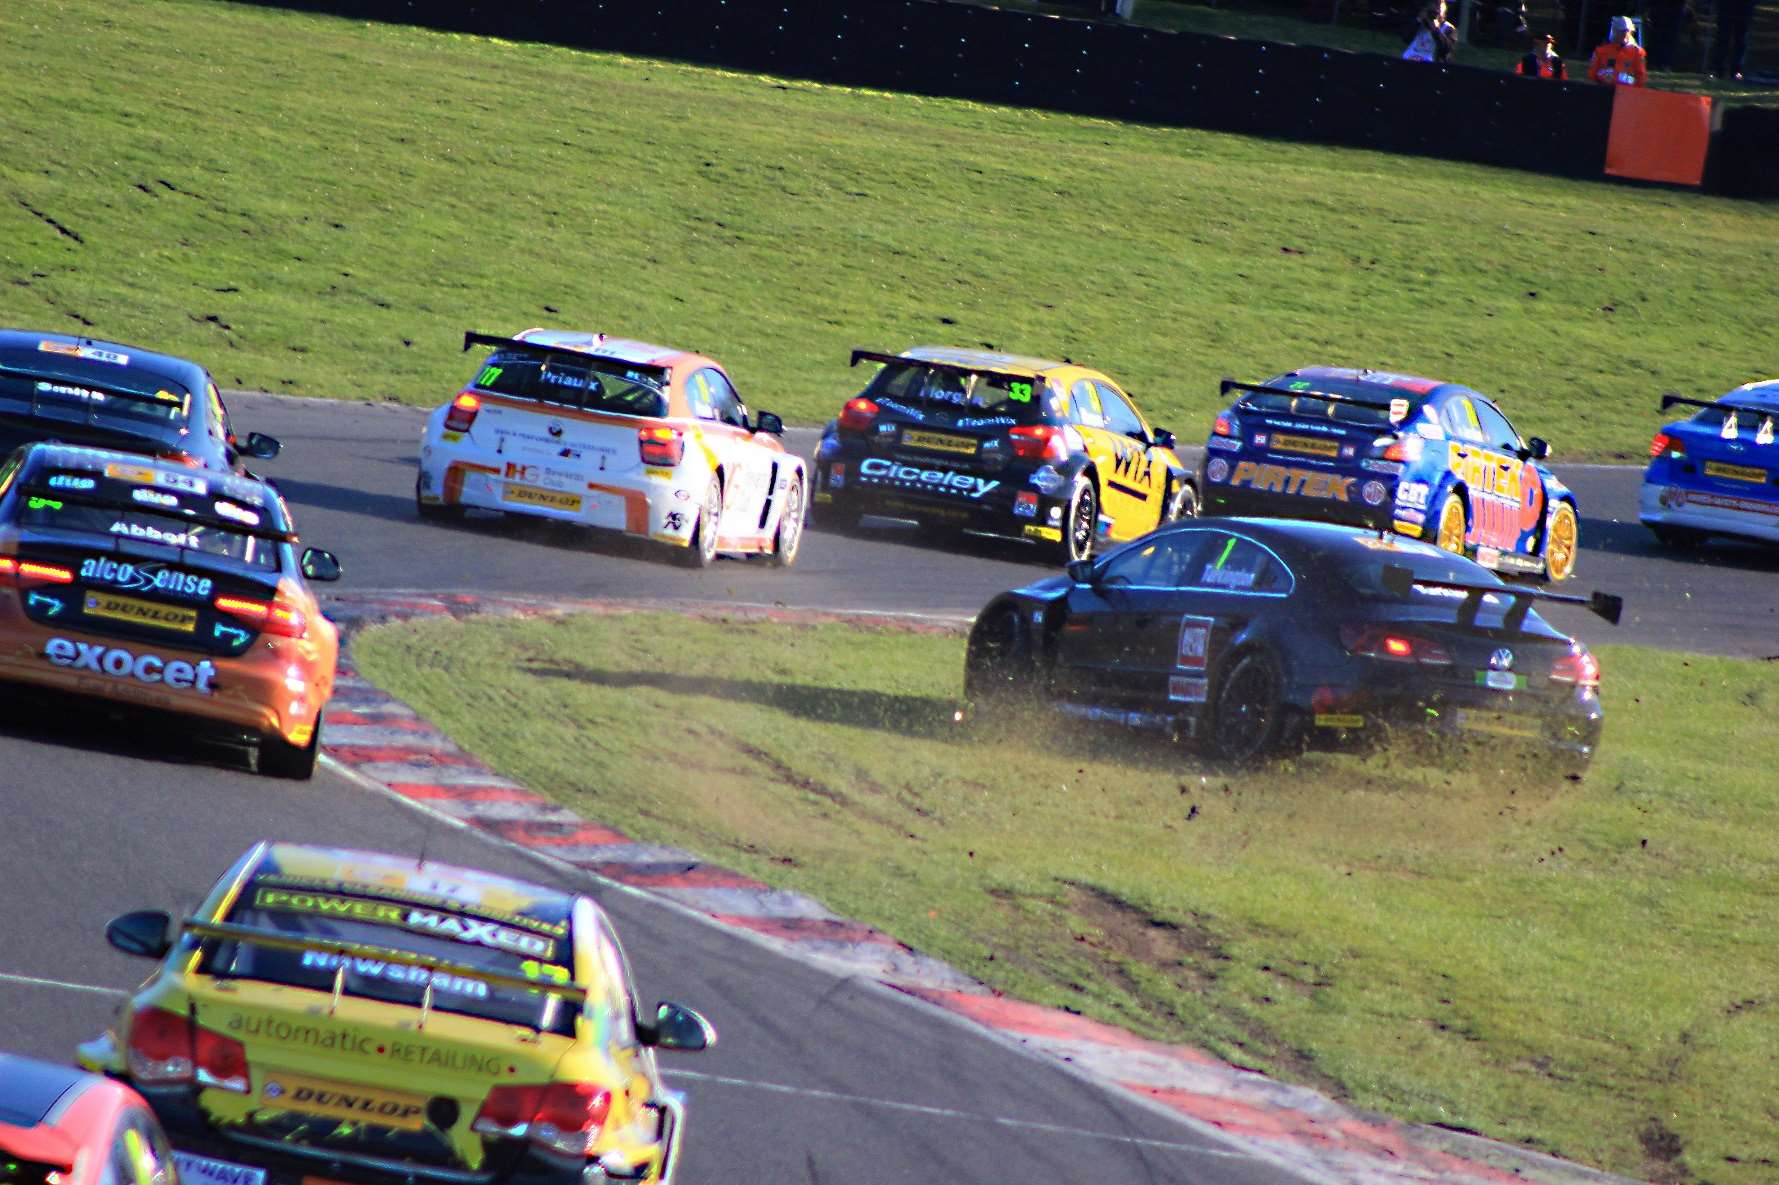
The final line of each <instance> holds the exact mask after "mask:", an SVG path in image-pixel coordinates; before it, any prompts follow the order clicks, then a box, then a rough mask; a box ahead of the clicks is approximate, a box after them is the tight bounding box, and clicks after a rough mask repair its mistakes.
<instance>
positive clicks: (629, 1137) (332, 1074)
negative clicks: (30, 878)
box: [78, 843, 716, 1185]
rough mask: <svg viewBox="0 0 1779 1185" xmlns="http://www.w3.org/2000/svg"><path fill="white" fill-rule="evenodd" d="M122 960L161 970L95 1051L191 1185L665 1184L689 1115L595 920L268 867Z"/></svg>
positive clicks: (378, 862) (596, 915) (136, 926)
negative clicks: (136, 1096) (138, 1101)
mask: <svg viewBox="0 0 1779 1185" xmlns="http://www.w3.org/2000/svg"><path fill="white" fill-rule="evenodd" d="M106 938H107V939H108V940H109V941H110V942H111V944H112V945H113V946H115V947H116V948H118V949H119V950H121V951H124V952H125V953H127V954H132V955H139V956H142V957H144V958H152V959H159V960H160V961H161V962H160V966H159V967H158V968H157V969H156V970H155V972H154V973H153V974H152V975H151V976H150V977H149V979H148V980H147V982H146V983H144V984H143V986H142V987H141V988H140V989H138V990H137V991H136V993H135V994H134V995H133V996H132V997H131V998H130V999H129V1000H128V1001H127V1002H126V1003H125V1004H124V1005H123V1007H122V1008H121V1009H120V1010H119V1014H118V1019H117V1022H116V1024H115V1026H114V1027H113V1028H112V1029H111V1030H110V1031H108V1032H106V1033H103V1034H101V1035H100V1036H99V1037H98V1038H96V1039H95V1040H93V1041H89V1042H87V1043H85V1044H83V1045H82V1046H81V1047H80V1049H79V1052H78V1058H79V1061H80V1063H81V1064H82V1065H83V1066H85V1067H86V1068H88V1069H91V1070H97V1071H101V1072H103V1073H107V1074H110V1075H113V1076H114V1077H117V1078H121V1079H124V1080H126V1081H128V1082H129V1083H130V1084H131V1085H132V1086H134V1087H135V1088H136V1089H137V1090H138V1091H140V1092H141V1094H142V1096H143V1097H144V1098H145V1099H147V1100H148V1102H149V1105H150V1106H151V1107H152V1108H153V1109H154V1112H155V1114H156V1115H157V1116H158V1117H159V1118H160V1121H161V1123H162V1125H163V1126H164V1127H165V1128H166V1129H167V1133H168V1135H169V1137H170V1138H171V1139H172V1141H173V1145H174V1149H175V1154H176V1156H175V1158H176V1160H177V1162H178V1167H179V1174H180V1177H181V1180H182V1182H183V1183H184V1185H332V1183H334V1182H352V1183H354V1185H420V1183H425V1182H437V1183H439V1185H469V1183H475V1185H583V1183H588V1185H590V1183H591V1182H595V1181H606V1180H625V1181H651V1182H663V1181H666V1180H668V1179H669V1178H670V1174H671V1173H672V1171H673V1167H674V1162H675V1160H676V1159H677V1158H676V1156H675V1151H676V1149H677V1147H678V1144H679V1139H680V1127H681V1120H682V1115H683V1111H682V1106H681V1101H680V1099H679V1097H678V1096H676V1095H675V1094H673V1093H671V1092H670V1091H668V1090H667V1089H666V1088H665V1086H664V1085H663V1083H662V1079H661V1075H660V1072H659V1070H658V1069H657V1067H656V1064H655V1050H656V1049H679V1050H698V1049H703V1048H705V1047H707V1046H708V1045H710V1044H711V1043H712V1042H714V1041H715V1040H716V1034H715V1032H714V1031H713V1030H712V1029H711V1027H710V1025H709V1023H708V1022H707V1021H705V1019H704V1018H703V1017H701V1016H700V1015H698V1014H697V1013H696V1012H693V1011H692V1010H690V1009H688V1008H683V1007H681V1006H679V1005H677V1004H671V1003H662V1004H660V1005H658V1006H657V1007H656V1008H655V1009H653V1010H652V1011H651V1012H650V1013H649V1014H648V1016H647V1018H646V1019H639V1018H638V1016H637V1013H636V1009H635V1001H634V994H633V991H632V987H631V977H630V971H629V966H628V964H627V963H626V961H625V958H624V953H623V951H622V949H621V948H620V947H619V945H618V939H617V935H616V934H615V933H614V932H613V930H612V926H611V922H610V921H609V919H607V918H606V916H605V915H604V913H603V912H602V911H601V910H600V908H599V907H598V906H597V905H596V904H595V903H594V902H593V901H592V900H590V899H589V898H587V897H584V896H577V895H574V894H571V893H565V892H562V891H560V890H555V889H546V888H541V887H538V886H536V885H530V884H525V883H523V882H520V881H515V880H509V879H507V878H505V877H500V876H494V875H491V874H488V873H482V872H475V871H472V870H469V869H463V868H453V867H448V866H445V865H440V864H434V863H431V862H429V861H424V860H413V859H408V858H405V857H398V856H388V855H379V854H375V853H369V852H354V851H341V850H334V849H327V848H317V847H304V846H297V845H292V844H273V843H261V844H258V845H256V846H255V847H253V848H252V849H251V850H250V851H248V852H247V854H246V855H244V856H242V857H241V859H240V860H238V861H236V863H235V865H234V867H233V868H231V869H229V871H228V872H227V873H226V874H225V875H224V876H223V877H222V879H221V880H219V881H218V882H217V883H216V885H215V887H214V888H212V889H211V890H210V893H209V895H208V896H207V897H206V898H205V900H204V902H203V904H202V905H201V906H199V907H198V909H197V910H196V911H195V912H194V913H193V915H192V916H191V917H188V918H185V919H183V920H180V921H175V920H174V919H173V918H171V917H169V916H168V915H167V914H165V913H162V912H159V911H140V912H136V913H130V914H125V915H124V916H122V917H120V918H117V919H115V920H113V921H112V922H111V924H110V925H109V926H108V927H107V928H106Z"/></svg>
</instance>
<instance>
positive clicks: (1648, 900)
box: [354, 614, 1779, 1185]
mask: <svg viewBox="0 0 1779 1185" xmlns="http://www.w3.org/2000/svg"><path fill="white" fill-rule="evenodd" d="M354 654H355V656H356V658H357V661H358V663H359V666H360V668H361V670H362V671H363V673H364V674H366V675H367V676H368V677H369V678H371V679H372V680H373V681H375V682H376V683H377V684H378V685H380V686H382V687H385V688H387V689H389V690H390V691H392V692H393V693H394V694H396V695H398V696H400V697H401V698H403V699H405V700H406V701H407V702H409V703H411V704H413V705H414V706H415V707H416V708H418V709H419V710H420V711H422V712H423V713H425V714H426V715H427V716H429V717H430V718H431V719H432V720H434V721H435V722H436V723H437V724H439V725H440V726H441V727H443V728H444V729H445V730H446V731H447V732H449V733H450V734H451V735H452V736H453V737H455V738H456V739H457V740H458V741H459V742H461V743H462V744H464V745H465V746H467V747H468V748H470V749H471V750H473V751H475V752H476V753H478V754H479V755H480V756H482V757H483V758H485V759H486V760H488V761H489V762H490V763H491V764H492V765H494V766H495V767H496V768H498V769H499V770H501V771H502V772H503V773H505V774H507V775H509V776H511V777H514V778H517V779H519V780H520V781H522V782H524V783H525V784H526V785H528V786H531V787H533V788H534V789H536V790H539V791H541V792H543V793H546V794H548V795H550V796H552V797H554V798H555V799H557V800H558V801H561V802H563V803H565V804H566V805H568V806H570V807H572V808H574V809H575V810H577V811H579V812H581V813H583V814H584V815H585V816H586V817H588V818H591V819H596V820H598V821H600V822H604V823H608V824H612V825H615V826H618V827H621V828H622V829H624V830H625V831H627V832H628V833H630V834H631V835H633V836H635V837H637V838H638V839H640V840H644V841H648V842H662V843H673V844H680V845H684V846H686V847H689V848H691V849H693V850H696V851H698V852H699V853H701V854H702V855H704V856H705V857H707V858H708V859H710V860H712V861H714V862H717V863H720V864H726V865H729V866H731V867H735V868H738V869H741V870H743V871H746V872H748V873H750V874H752V875H754V876H757V877H760V878H761V879H764V880H767V881H770V882H771V883H773V884H777V885H782V886H786V887H791V888H795V889H799V890H802V891H804V892H808V893H811V894H813V895H815V896H816V897H818V898H820V899H821V900H822V901H824V902H825V903H827V904H828V905H830V906H831V907H833V908H835V909H836V910H838V911H839V912H840V913H842V914H845V915H849V916H853V917H857V918H860V919H863V920H866V921H869V922H871V923H873V924H874V925H877V926H879V927H881V928H883V929H884V930H886V931H888V932H890V933H892V934H894V935H896V936H897V937H899V938H901V939H903V940H904V941H906V942H909V943H911V944H912V945H914V946H916V947H918V948H920V949H922V950H925V951H927V952H930V953H932V954H935V955H937V956H939V957H941V958H943V959H946V960H948V961H949V962H951V963H953V964H954V965H956V966H959V967H961V968H963V969H965V970H966V971H968V972H970V973H971V974H973V975H976V976H979V977H981V978H982V979H984V980H986V981H988V982H989V983H992V984H994V985H996V986H998V987H1001V988H1004V989H1006V990H1007V991H1009V992H1011V993H1014V994H1016V995H1018V996H1021V997H1023V998H1026V999H1031V1000H1037V1001H1042V1002H1045V1003H1049V1004H1054V1005H1059V1006H1062V1007H1066V1008H1070V1009H1075V1010H1078V1011H1081V1012H1083V1013H1086V1014H1088V1015H1091V1016H1095V1017H1098V1018H1101V1019H1105V1020H1109V1021H1112V1022H1115V1023H1118V1024H1122V1025H1125V1026H1127V1027H1129V1028H1131V1029H1134V1030H1136V1031H1138V1032H1141V1033H1144V1034H1147V1035H1150V1036H1154V1037H1159V1038H1164V1039H1172V1040H1182V1041H1189V1042H1192V1043H1194V1044H1197V1045H1200V1046H1203V1047H1207V1048H1210V1049H1213V1050H1215V1051H1216V1052H1218V1053H1219V1054H1221V1055H1222V1056H1224V1057H1226V1058H1229V1059H1231V1060H1233V1061H1235V1062H1237V1063H1239V1064H1243V1065H1249V1066H1255V1067H1258V1068H1262V1069H1265V1070H1267V1071H1268V1072H1270V1073H1273V1074H1277V1075H1281V1076H1283V1077H1286V1078H1289V1079H1294V1080H1297V1081H1301V1082H1305V1083H1308V1084H1310V1085H1313V1086H1316V1087H1318V1088H1321V1089H1323V1090H1326V1091H1328V1092H1329V1093H1331V1094H1334V1095H1336V1096H1338V1097H1341V1098H1344V1099H1348V1100H1351V1101H1352V1102H1355V1103H1357V1104H1360V1105H1363V1106H1369V1107H1376V1108H1381V1109H1384V1110H1387V1111H1390V1112H1392V1113H1395V1114H1397V1115H1401V1116H1403V1117H1405V1118H1407V1119H1411V1120H1416V1121H1422V1122H1430V1123H1441V1124H1448V1125H1452V1126H1455V1127H1459V1128H1466V1129H1471V1130H1475V1131H1481V1132H1484V1133H1486V1134H1488V1135H1491V1136H1495V1137H1499V1138H1502V1139H1507V1140H1514V1141H1518V1142H1520V1143H1523V1144H1528V1145H1531V1146H1534V1147H1537V1148H1540V1149H1543V1150H1546V1151H1550V1152H1554V1153H1557V1154H1559V1155H1563V1156H1567V1157H1572V1158H1576V1159H1580V1160H1583V1161H1586V1162H1589V1163H1592V1164H1595V1165H1599V1166H1602V1167H1605V1168H1608V1169H1613V1170H1617V1171H1621V1172H1628V1173H1632V1174H1637V1175H1642V1176H1647V1177H1649V1178H1650V1179H1653V1180H1658V1181H1680V1180H1693V1179H1697V1180H1701V1181H1703V1180H1710V1181H1715V1182H1723V1183H1729V1185H1755V1183H1756V1182H1762V1181H1768V1180H1770V1179H1771V1176H1772V1171H1773V1170H1772V1165H1773V1164H1774V1163H1775V1162H1779V1136H1776V1135H1775V1128H1774V1124H1773V1123H1772V1100H1773V1098H1774V1097H1776V1096H1779V1061H1775V1059H1774V1058H1773V1057H1772V1051H1773V1050H1774V1049H1775V1048H1779V995H1775V993H1774V981H1773V976H1772V953H1771V952H1772V951H1773V949H1774V948H1775V946H1776V945H1779V908H1776V906H1779V889H1775V886H1776V885H1779V844H1776V843H1775V825H1774V823H1773V819H1774V816H1775V807H1776V806H1779V787H1776V786H1775V783H1774V780H1773V778H1772V775H1771V755H1772V753H1773V752H1774V751H1775V750H1776V748H1779V724H1775V719H1776V717H1775V709H1776V708H1779V664H1762V663H1757V662H1749V661H1742V660H1730V659H1715V658H1701V657H1696V656H1688V655H1676V654H1671V653H1666V652H1658V651H1651V650H1642V649H1637V648H1631V647H1613V648H1606V649H1605V650H1603V651H1602V655H1603V662H1604V664H1605V669H1606V680H1607V683H1606V691H1607V696H1608V700H1609V704H1608V708H1609V712H1610V720H1609V726H1608V733H1607V737H1606V741H1605V746H1604V753H1603V755H1602V757H1601V759H1600V761H1599V762H1598V764H1597V766H1596V768H1595V770H1594V771H1593V773H1592V774H1591V775H1590V776H1589V777H1588V778H1587V780H1586V781H1584V782H1582V783H1580V784H1578V785H1577V784H1569V783H1561V784H1557V785H1552V784H1550V783H1548V782H1541V781H1540V780H1538V779H1536V778H1528V777H1526V776H1524V775H1523V773H1521V772H1517V771H1511V770H1491V769H1488V768H1471V769H1466V770H1464V771H1454V770H1451V769H1440V768H1430V767H1423V766H1418V765H1415V764H1413V763H1411V762H1406V761H1394V760H1391V759H1388V758H1385V757H1371V758H1363V759H1362V758H1356V757H1350V756H1318V755H1312V756H1310V757H1307V758H1305V759H1303V760H1302V761H1300V762H1298V763H1296V764H1294V765H1292V766H1290V767H1287V768H1283V769H1277V770H1272V771H1268V772H1264V773H1257V774H1253V775H1250V776H1241V777H1236V776H1226V775H1223V774H1219V773H1214V772H1211V771H1209V770H1204V769H1201V768H1199V767H1198V766H1197V765H1196V764H1195V763H1194V762H1193V761H1192V760H1191V759H1190V758H1189V757H1185V756H1182V755H1181V754H1180V753H1178V752H1177V751H1172V750H1167V749H1162V748H1159V747H1150V746H1148V745H1142V744H1133V743H1131V742H1130V741H1129V739H1128V738H1126V737H1123V736H1121V735H1120V734H1116V733H1111V732H1099V731H1077V730H1074V729H1060V728H1059V727H1058V726H1057V725H1056V724H1054V723H1051V722H1048V721H1032V722H1028V723H1025V724H1021V725H1018V726H1014V727H998V726H997V727H990V726H974V725H971V726H960V725H957V724H954V723H953V709H954V707H955V696H956V695H957V694H958V687H959V671H960V669H961V661H962V640H961V638H959V637H957V636H955V635H951V634H936V633H921V632H910V631H906V630H889V629H882V628H871V627H857V626H853V625H818V626H790V625H783V624H772V623H765V622H757V621H738V620H700V619H696V618H686V617H682V616H678V615H668V614H635V615H621V616H581V617H570V618H562V619H549V620H530V621H514V620H492V619H488V620H481V621H475V622H472V623H468V624H465V623H460V622H456V621H436V622H427V623H422V624H412V625H403V626H397V627H387V628H381V629H376V630H372V631H370V632H368V633H366V634H364V635H363V636H361V637H360V638H359V639H358V640H357V642H356V643H355V645H354ZM540 707H547V710H543V711H540V710H539V709H540Z"/></svg>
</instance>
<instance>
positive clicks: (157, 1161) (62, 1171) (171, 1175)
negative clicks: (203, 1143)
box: [0, 1053, 222, 1185]
mask: <svg viewBox="0 0 1779 1185" xmlns="http://www.w3.org/2000/svg"><path fill="white" fill-rule="evenodd" d="M175 1155H176V1154H175V1153H174V1152H173V1150H172V1149H171V1148H170V1147H168V1145H167V1137H166V1135H165V1133H163V1132H162V1131H161V1125H160V1123H159V1122H158V1121H157V1120H156V1119H155V1117H154V1112H152V1111H150V1110H149V1109H148V1105H147V1104H146V1103H144V1102H143V1101H142V1096H141V1095H139V1094H137V1093H136V1092H135V1091H133V1090H131V1089H130V1088H129V1087H127V1086H125V1085H124V1084H123V1083H121V1082H113V1081H111V1080H110V1079H109V1078H101V1077H100V1076H99V1075H97V1074H88V1073H86V1072H85V1071H84V1070H77V1069H75V1068H73V1067H72V1066H58V1065H52V1064H51V1063H49V1062H43V1061H38V1060H37V1059H35V1058H28V1057H21V1056H19V1055H18V1054H12V1053H0V1185H178V1177H177V1174H176V1173H175V1172H174V1168H173V1166H174V1162H175ZM186 1185H192V1183H190V1182H187V1183H186ZM197 1185H205V1183H203V1182H199V1183H197ZM217 1185H222V1183H217Z"/></svg>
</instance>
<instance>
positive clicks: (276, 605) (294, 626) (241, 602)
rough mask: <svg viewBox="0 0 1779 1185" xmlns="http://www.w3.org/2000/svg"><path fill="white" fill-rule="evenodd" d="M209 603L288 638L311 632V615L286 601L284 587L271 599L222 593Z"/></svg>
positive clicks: (261, 628)
mask: <svg viewBox="0 0 1779 1185" xmlns="http://www.w3.org/2000/svg"><path fill="white" fill-rule="evenodd" d="M210 603H211V604H212V605H215V606H216V608H217V609H218V610H220V611H221V612H223V613H227V614H228V615H229V616H231V617H238V618H240V619H241V620H242V621H245V622H247V623H249V624H251V625H253V626H255V627H256V628H258V629H259V630H261V631H262V632H264V633H268V634H277V635H279V636H281V637H285V638H300V637H302V636H303V635H304V634H306V633H308V632H309V617H308V615H307V614H306V613H304V612H303V611H302V610H301V609H299V608H297V607H296V606H295V605H292V604H290V603H289V602H288V601H286V600H285V599H284V594H283V592H282V590H280V592H279V594H278V596H277V597H276V598H274V599H273V600H271V601H256V600H254V599H252V598H251V597H230V596H221V597H217V598H216V599H215V600H214V601H212V602H210Z"/></svg>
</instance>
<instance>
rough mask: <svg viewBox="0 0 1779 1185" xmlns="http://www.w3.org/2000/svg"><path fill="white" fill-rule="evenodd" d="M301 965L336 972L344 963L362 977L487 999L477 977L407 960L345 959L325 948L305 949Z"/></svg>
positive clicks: (483, 984)
mask: <svg viewBox="0 0 1779 1185" xmlns="http://www.w3.org/2000/svg"><path fill="white" fill-rule="evenodd" d="M303 966H305V967H310V968H313V969H315V970H317V971H336V970H338V969H339V968H340V967H342V966H344V967H345V968H346V970H347V972H348V973H350V974H352V975H358V976H362V977H363V978H365V979H381V980H383V981H384V982H386V983H399V984H406V985H410V986H413V987H421V988H423V987H426V986H427V985H428V984H431V985H432V988H433V990H434V991H439V992H445V993H447V994H448V995H453V996H463V997H465V998H467V999H471V1000H486V999H487V998H488V985H487V984H485V983H483V982H482V981H481V980H479V979H471V978H469V977H468V976H467V975H452V974H451V973H449V972H447V971H432V970H429V969H428V968H425V967H413V966H409V965H408V964H406V963H388V962H385V961H383V960H382V959H365V958H347V957H346V956H345V955H335V954H329V953H327V952H325V951H318V950H306V951H304V952H303Z"/></svg>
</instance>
